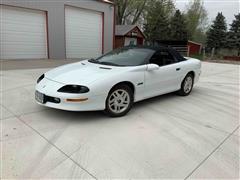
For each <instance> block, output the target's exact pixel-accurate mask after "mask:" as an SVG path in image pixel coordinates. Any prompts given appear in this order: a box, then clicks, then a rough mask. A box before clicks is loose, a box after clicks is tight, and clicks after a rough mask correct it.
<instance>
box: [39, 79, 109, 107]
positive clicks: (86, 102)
mask: <svg viewBox="0 0 240 180" xmlns="http://www.w3.org/2000/svg"><path fill="white" fill-rule="evenodd" d="M63 85H64V84H61V83H58V82H55V81H52V80H49V79H47V78H44V79H43V80H41V81H40V82H39V83H38V84H37V85H36V87H35V90H36V92H39V93H42V94H43V95H44V98H46V99H45V100H44V102H42V103H40V102H39V101H36V102H37V103H38V104H40V105H42V106H47V107H51V108H55V109H62V110H68V111H95V110H104V109H105V100H106V95H104V94H102V95H95V94H93V93H91V92H88V93H84V94H72V93H61V92H57V90H58V89H59V88H61V87H62V86H63ZM79 99H82V100H83V101H75V100H79Z"/></svg>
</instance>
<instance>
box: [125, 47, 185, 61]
mask: <svg viewBox="0 0 240 180" xmlns="http://www.w3.org/2000/svg"><path fill="white" fill-rule="evenodd" d="M135 48H137V49H138V48H139V49H152V50H154V51H158V50H161V49H167V50H168V51H170V52H171V54H172V55H173V56H174V57H175V58H177V59H178V60H179V61H184V60H186V58H184V57H183V56H182V55H181V54H180V53H179V52H177V51H176V50H175V49H173V48H172V47H170V46H165V45H157V46H143V45H141V46H139V45H137V46H133V45H131V46H125V47H123V49H135Z"/></svg>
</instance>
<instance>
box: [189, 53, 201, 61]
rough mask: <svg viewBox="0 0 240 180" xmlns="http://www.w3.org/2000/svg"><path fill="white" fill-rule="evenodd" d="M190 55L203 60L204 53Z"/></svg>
mask: <svg viewBox="0 0 240 180" xmlns="http://www.w3.org/2000/svg"><path fill="white" fill-rule="evenodd" d="M190 57H192V58H196V59H199V60H203V54H191V55H190Z"/></svg>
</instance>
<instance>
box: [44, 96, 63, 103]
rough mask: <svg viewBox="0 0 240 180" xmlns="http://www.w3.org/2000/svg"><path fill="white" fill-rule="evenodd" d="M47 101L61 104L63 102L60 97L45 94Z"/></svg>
mask: <svg viewBox="0 0 240 180" xmlns="http://www.w3.org/2000/svg"><path fill="white" fill-rule="evenodd" d="M45 102H52V103H56V104H59V103H60V102H61V100H60V98H56V97H51V96H46V95H45Z"/></svg>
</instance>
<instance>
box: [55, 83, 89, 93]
mask: <svg viewBox="0 0 240 180" xmlns="http://www.w3.org/2000/svg"><path fill="white" fill-rule="evenodd" d="M88 91H89V89H88V88H87V87H85V86H80V85H66V86H63V87H61V88H60V89H59V90H58V92H63V93H75V94H79V93H87V92H88Z"/></svg>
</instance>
